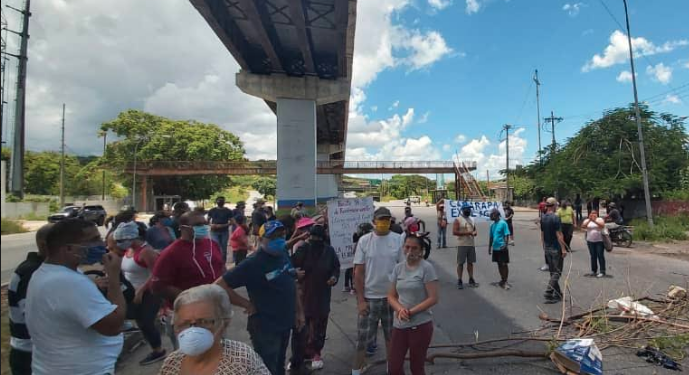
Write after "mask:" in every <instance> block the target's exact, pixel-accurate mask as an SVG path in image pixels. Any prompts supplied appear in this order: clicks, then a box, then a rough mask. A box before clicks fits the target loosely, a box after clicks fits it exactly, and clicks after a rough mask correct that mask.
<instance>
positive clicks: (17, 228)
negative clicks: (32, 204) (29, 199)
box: [2, 219, 28, 234]
mask: <svg viewBox="0 0 689 375" xmlns="http://www.w3.org/2000/svg"><path fill="white" fill-rule="evenodd" d="M25 232H28V231H27V230H26V228H24V227H23V226H22V225H21V223H18V222H16V221H14V220H8V219H2V234H15V233H25Z"/></svg>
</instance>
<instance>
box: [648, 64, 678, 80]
mask: <svg viewBox="0 0 689 375" xmlns="http://www.w3.org/2000/svg"><path fill="white" fill-rule="evenodd" d="M646 74H648V75H650V76H653V78H654V79H655V80H656V81H658V82H660V83H662V84H663V85H667V84H668V83H670V80H671V79H672V68H671V67H669V66H665V64H663V63H660V64H658V65H656V66H647V67H646Z"/></svg>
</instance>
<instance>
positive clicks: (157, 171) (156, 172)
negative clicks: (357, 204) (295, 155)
mask: <svg viewBox="0 0 689 375" xmlns="http://www.w3.org/2000/svg"><path fill="white" fill-rule="evenodd" d="M125 172H126V173H132V170H131V169H126V170H125ZM316 173H317V174H319V175H321V174H322V175H329V174H338V175H343V174H440V173H442V174H453V173H455V171H454V170H452V169H446V168H426V169H420V168H339V167H328V168H323V167H318V168H316ZM276 174H277V169H276V168H260V167H257V168H203V167H200V168H194V169H187V168H185V169H180V168H174V167H162V168H152V169H144V168H139V169H137V170H136V175H137V176H156V177H170V176H252V175H253V176H271V175H272V176H274V175H276Z"/></svg>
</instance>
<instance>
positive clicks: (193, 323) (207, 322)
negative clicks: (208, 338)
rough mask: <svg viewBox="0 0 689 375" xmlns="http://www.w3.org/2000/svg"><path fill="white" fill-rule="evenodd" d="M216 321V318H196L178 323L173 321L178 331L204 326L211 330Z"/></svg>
mask: <svg viewBox="0 0 689 375" xmlns="http://www.w3.org/2000/svg"><path fill="white" fill-rule="evenodd" d="M216 322H217V320H215V319H197V320H195V321H186V322H180V323H179V324H177V323H175V329H176V330H177V331H180V332H181V331H184V330H185V329H188V328H191V327H199V328H205V329H207V330H213V328H215V323H216Z"/></svg>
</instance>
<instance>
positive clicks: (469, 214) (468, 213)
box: [462, 210, 471, 216]
mask: <svg viewBox="0 0 689 375" xmlns="http://www.w3.org/2000/svg"><path fill="white" fill-rule="evenodd" d="M462 215H464V216H471V210H462Z"/></svg>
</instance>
